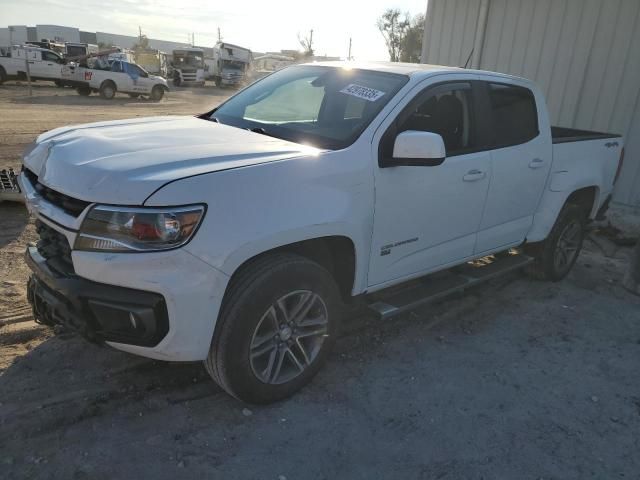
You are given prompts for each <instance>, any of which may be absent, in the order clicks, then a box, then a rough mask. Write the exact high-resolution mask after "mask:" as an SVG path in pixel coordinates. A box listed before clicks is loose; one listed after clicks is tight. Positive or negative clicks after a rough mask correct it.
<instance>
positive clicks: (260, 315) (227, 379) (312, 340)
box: [205, 254, 340, 403]
mask: <svg viewBox="0 0 640 480" xmlns="http://www.w3.org/2000/svg"><path fill="white" fill-rule="evenodd" d="M339 316H340V300H339V294H338V288H337V286H336V284H335V282H334V280H333V277H332V276H331V275H330V274H329V272H327V270H325V269H324V268H323V267H321V266H320V265H318V264H317V263H315V262H312V261H310V260H308V259H306V258H304V257H300V256H298V255H292V254H277V255H271V256H268V257H264V258H262V259H259V260H257V261H255V262H253V263H252V264H251V265H249V266H248V267H245V268H244V269H243V271H241V272H239V273H238V275H237V276H236V277H235V278H234V279H233V280H232V284H231V285H230V286H229V291H228V293H227V295H226V296H225V301H224V304H223V307H222V309H221V313H220V317H219V320H218V325H217V327H216V332H215V335H214V338H213V342H212V343H211V348H210V351H209V356H208V358H207V360H206V361H205V367H206V369H207V371H208V372H209V374H210V375H211V377H212V378H213V379H214V380H215V381H216V383H218V385H220V386H221V387H222V388H223V389H224V390H226V391H227V392H228V393H230V394H231V395H233V396H234V397H236V398H238V399H240V400H243V401H245V402H250V403H270V402H274V401H277V400H280V399H283V398H286V397H288V396H290V395H292V394H293V393H294V392H296V391H297V390H299V389H300V388H302V387H303V386H304V385H305V384H306V383H308V382H309V381H310V380H311V379H312V378H313V376H314V375H315V374H316V373H317V372H318V371H319V370H320V368H321V367H322V365H323V363H324V362H325V361H326V359H327V356H328V354H329V352H330V351H331V348H332V346H333V344H334V342H335V338H336V335H337V331H338V324H339Z"/></svg>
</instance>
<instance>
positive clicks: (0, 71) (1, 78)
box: [0, 67, 7, 84]
mask: <svg viewBox="0 0 640 480" xmlns="http://www.w3.org/2000/svg"><path fill="white" fill-rule="evenodd" d="M6 81H7V72H6V71H5V69H4V68H3V67H0V84H3V83H4V82H6Z"/></svg>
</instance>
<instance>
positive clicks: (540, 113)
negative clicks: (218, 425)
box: [20, 62, 623, 402]
mask: <svg viewBox="0 0 640 480" xmlns="http://www.w3.org/2000/svg"><path fill="white" fill-rule="evenodd" d="M622 143H623V141H622V138H621V137H620V136H618V135H615V134H606V133H597V132H585V131H578V130H571V129H563V128H554V127H552V126H551V125H550V123H549V117H548V114H547V107H546V105H545V101H544V98H543V96H542V93H541V92H540V90H539V89H538V88H537V87H536V86H535V85H534V84H533V83H532V82H529V81H527V80H525V79H521V78H516V77H511V76H507V75H502V74H497V73H491V72H483V71H473V70H463V69H456V68H449V67H438V66H428V65H410V64H378V63H376V64H356V63H353V62H346V63H342V62H335V63H333V62H329V63H318V64H309V65H301V66H292V67H288V68H285V69H282V70H280V71H278V72H275V73H273V74H272V75H270V76H268V77H265V78H263V79H262V80H259V81H258V82H256V83H254V84H252V85H251V86H249V87H248V88H246V89H244V90H243V91H241V92H240V93H238V94H237V95H235V96H233V97H231V98H230V99H229V100H227V101H226V102H225V103H223V104H222V105H220V106H219V107H217V108H216V109H214V110H212V111H210V112H208V113H206V114H203V115H201V116H200V117H199V118H198V117H156V118H137V119H132V120H122V121H111V122H103V123H97V124H90V125H80V126H73V127H63V128H58V129H55V130H52V131H51V132H48V133H44V134H42V135H40V136H39V137H38V139H37V140H36V142H35V143H34V144H33V145H32V146H31V147H30V148H29V149H28V150H27V151H26V152H25V156H24V161H23V163H24V170H23V172H22V173H21V175H20V186H21V189H22V191H23V192H24V194H25V197H26V200H27V204H28V207H29V209H30V210H31V212H32V213H33V215H34V216H35V217H36V225H37V229H38V233H39V235H40V241H39V242H38V245H37V247H29V248H28V250H27V252H26V261H27V263H28V264H29V266H30V267H31V269H32V270H33V275H32V277H31V279H30V281H29V286H28V297H29V300H30V302H31V304H32V305H33V309H34V315H35V318H36V319H38V321H40V322H42V323H45V324H49V325H55V324H62V325H67V326H69V327H70V328H74V329H76V330H79V331H80V332H82V333H83V334H84V335H86V336H87V337H89V338H91V339H96V340H100V341H105V342H107V344H109V345H111V346H113V347H115V348H117V349H120V350H125V351H128V352H131V353H134V354H138V355H142V356H147V357H151V358H156V359H163V360H172V361H180V360H181V361H195V360H203V361H204V363H205V367H206V368H207V370H208V372H209V373H210V374H211V376H212V378H213V379H214V380H215V381H216V382H217V383H218V384H219V385H220V386H221V387H222V388H224V389H225V390H226V391H227V392H229V393H230V394H232V395H234V396H235V397H237V398H240V399H242V400H244V401H248V402H271V401H275V400H278V399H281V398H284V397H286V396H288V395H290V394H292V393H293V392H295V391H296V390H298V389H299V388H301V387H302V386H303V385H304V384H305V383H307V382H308V381H309V380H310V379H311V378H312V377H313V376H314V374H315V373H316V372H317V371H318V370H319V368H320V367H321V366H322V364H323V362H324V361H325V360H326V358H327V356H328V354H329V352H330V350H331V346H332V345H333V343H334V342H335V339H336V337H337V333H338V330H339V327H340V322H341V320H342V318H343V315H342V312H343V306H344V305H345V304H348V303H351V302H353V301H354V299H356V298H357V299H361V301H363V302H365V303H366V304H368V306H369V308H371V309H372V310H373V311H374V312H376V313H377V314H378V315H379V316H380V317H381V318H387V317H390V316H392V315H395V314H397V313H399V312H402V311H405V310H408V309H412V308H415V307H416V306H417V305H420V304H422V303H424V302H426V301H429V300H433V299H435V298H441V297H442V296H443V295H445V294H448V293H450V292H452V291H456V290H461V289H464V288H467V287H469V286H471V285H474V284H476V283H478V282H480V281H483V280H486V279H488V278H492V277H493V276H495V275H497V274H500V273H503V272H506V271H509V270H512V269H515V268H520V267H526V268H527V269H528V271H529V272H530V273H531V274H532V275H533V276H535V277H536V278H544V279H549V280H554V281H557V280H560V279H562V278H563V277H564V276H565V275H567V273H568V272H569V270H570V269H571V267H572V265H573V264H574V262H575V261H576V258H577V256H578V254H579V252H580V249H581V246H582V241H583V235H584V228H585V224H586V223H587V222H588V221H590V220H591V219H593V218H595V217H596V216H597V215H602V214H603V213H604V211H605V210H606V207H607V203H608V201H609V198H610V196H611V192H612V189H613V186H614V183H615V181H616V178H617V173H618V172H619V170H620V166H621V162H622ZM479 258H482V259H483V261H480V262H478V261H475V262H474V260H476V259H479ZM468 262H471V263H468ZM436 272H437V274H436ZM431 274H433V275H431Z"/></svg>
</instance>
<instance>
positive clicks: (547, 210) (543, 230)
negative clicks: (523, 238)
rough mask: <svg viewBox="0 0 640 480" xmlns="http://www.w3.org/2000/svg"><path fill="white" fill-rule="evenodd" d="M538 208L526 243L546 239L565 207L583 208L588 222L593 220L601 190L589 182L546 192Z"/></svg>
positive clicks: (598, 204)
mask: <svg viewBox="0 0 640 480" xmlns="http://www.w3.org/2000/svg"><path fill="white" fill-rule="evenodd" d="M544 195H545V198H544V199H543V201H542V203H541V205H540V208H539V209H538V211H537V212H536V213H535V215H534V217H533V224H532V226H531V228H530V230H529V233H528V234H527V242H528V243H533V242H540V241H542V240H544V239H545V238H547V236H548V235H549V233H550V232H551V229H552V228H553V225H554V224H555V222H556V219H557V218H558V215H559V214H560V212H561V211H562V209H563V208H564V206H565V205H567V204H573V205H578V206H581V207H583V208H584V210H585V213H586V216H585V219H586V220H587V221H588V220H590V219H593V218H595V216H596V213H597V211H598V208H599V206H600V204H601V190H600V187H599V186H598V185H595V184H593V183H591V182H587V184H582V185H575V186H574V187H573V188H570V189H567V190H563V191H560V192H558V191H551V190H547V191H545V193H544Z"/></svg>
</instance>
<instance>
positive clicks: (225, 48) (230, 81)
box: [208, 42, 253, 87]
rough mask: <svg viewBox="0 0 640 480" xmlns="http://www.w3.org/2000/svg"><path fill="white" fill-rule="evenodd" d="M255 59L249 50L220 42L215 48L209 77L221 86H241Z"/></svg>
mask: <svg viewBox="0 0 640 480" xmlns="http://www.w3.org/2000/svg"><path fill="white" fill-rule="evenodd" d="M252 59H253V57H252V54H251V50H249V49H248V48H243V47H239V46H237V45H232V44H231V43H226V42H218V43H216V45H215V46H214V47H213V61H212V62H211V63H210V67H209V72H208V73H209V76H210V77H211V78H212V79H213V81H214V82H216V85H217V86H219V87H221V86H235V87H237V86H239V85H241V84H242V83H243V82H244V81H245V79H246V77H247V72H248V70H249V68H250V67H251V61H252Z"/></svg>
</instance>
